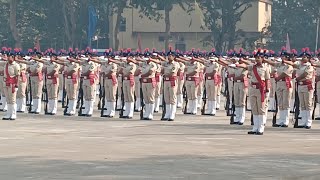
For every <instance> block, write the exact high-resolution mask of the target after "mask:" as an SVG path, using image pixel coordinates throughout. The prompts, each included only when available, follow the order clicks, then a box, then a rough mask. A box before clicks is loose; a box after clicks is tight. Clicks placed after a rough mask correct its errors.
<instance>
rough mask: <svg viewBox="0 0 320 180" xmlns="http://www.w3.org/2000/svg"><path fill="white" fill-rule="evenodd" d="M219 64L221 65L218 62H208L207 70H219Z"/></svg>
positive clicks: (210, 71)
mask: <svg viewBox="0 0 320 180" xmlns="http://www.w3.org/2000/svg"><path fill="white" fill-rule="evenodd" d="M219 66H220V65H219V64H218V63H217V62H209V63H206V66H205V71H206V73H213V71H216V72H218V70H219Z"/></svg>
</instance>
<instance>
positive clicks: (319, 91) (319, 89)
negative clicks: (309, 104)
mask: <svg viewBox="0 0 320 180" xmlns="http://www.w3.org/2000/svg"><path fill="white" fill-rule="evenodd" d="M316 89H317V103H318V109H319V114H318V117H317V118H319V117H320V82H317V86H316Z"/></svg>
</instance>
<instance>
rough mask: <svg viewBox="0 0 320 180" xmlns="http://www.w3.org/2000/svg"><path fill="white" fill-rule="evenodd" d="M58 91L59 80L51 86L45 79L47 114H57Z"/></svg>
mask: <svg viewBox="0 0 320 180" xmlns="http://www.w3.org/2000/svg"><path fill="white" fill-rule="evenodd" d="M58 90H59V79H58V82H57V83H56V84H53V82H52V80H51V79H47V93H48V108H47V111H48V113H53V114H55V113H57V105H58Z"/></svg>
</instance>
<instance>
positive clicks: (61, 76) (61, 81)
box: [58, 66, 65, 102]
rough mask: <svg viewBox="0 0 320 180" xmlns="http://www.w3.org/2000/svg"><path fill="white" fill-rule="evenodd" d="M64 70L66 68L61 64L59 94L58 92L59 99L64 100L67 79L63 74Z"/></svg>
mask: <svg viewBox="0 0 320 180" xmlns="http://www.w3.org/2000/svg"><path fill="white" fill-rule="evenodd" d="M63 70H64V66H60V69H59V94H58V101H59V102H60V101H62V98H63V89H65V83H64V81H65V79H64V76H63Z"/></svg>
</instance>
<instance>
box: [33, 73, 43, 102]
mask: <svg viewBox="0 0 320 180" xmlns="http://www.w3.org/2000/svg"><path fill="white" fill-rule="evenodd" d="M30 79H31V88H32V90H31V91H32V99H40V98H41V97H42V88H43V80H41V81H40V80H39V78H38V76H33V77H31V78H30Z"/></svg>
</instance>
